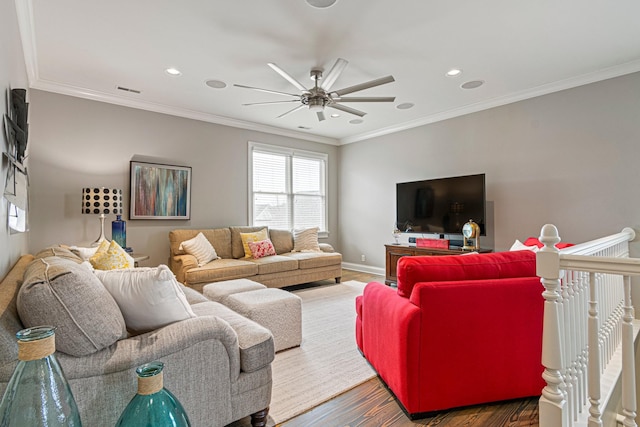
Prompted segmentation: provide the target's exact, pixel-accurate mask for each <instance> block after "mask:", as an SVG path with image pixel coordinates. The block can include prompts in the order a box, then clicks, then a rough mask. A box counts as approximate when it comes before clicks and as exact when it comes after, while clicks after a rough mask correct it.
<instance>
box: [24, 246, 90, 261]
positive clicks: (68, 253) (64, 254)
mask: <svg viewBox="0 0 640 427" xmlns="http://www.w3.org/2000/svg"><path fill="white" fill-rule="evenodd" d="M96 249H97V248H96ZM50 256H57V257H60V258H65V259H68V260H71V261H74V262H77V263H78V264H79V263H81V262H82V261H84V259H83V258H81V257H80V256H79V255H78V254H76V253H74V252H73V251H72V250H71V249H70V248H66V247H62V246H50V247H48V248H44V249H42V250H41V251H39V252H38V253H37V254H35V255H34V256H33V257H34V258H36V259H38V258H47V257H50Z"/></svg>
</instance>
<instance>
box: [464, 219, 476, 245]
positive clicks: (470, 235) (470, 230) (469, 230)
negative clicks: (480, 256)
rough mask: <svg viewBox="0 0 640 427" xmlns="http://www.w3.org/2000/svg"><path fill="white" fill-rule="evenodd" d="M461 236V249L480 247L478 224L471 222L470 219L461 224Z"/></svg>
mask: <svg viewBox="0 0 640 427" xmlns="http://www.w3.org/2000/svg"><path fill="white" fill-rule="evenodd" d="M462 236H463V238H464V246H463V247H462V249H470V250H478V249H480V226H479V225H478V224H476V223H475V222H473V220H472V219H470V220H469V222H467V223H466V224H465V225H463V226H462ZM471 239H473V245H472V244H471V243H470V240H471Z"/></svg>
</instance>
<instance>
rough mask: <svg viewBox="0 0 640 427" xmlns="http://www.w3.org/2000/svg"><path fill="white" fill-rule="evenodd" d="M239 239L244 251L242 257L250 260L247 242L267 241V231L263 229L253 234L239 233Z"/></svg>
mask: <svg viewBox="0 0 640 427" xmlns="http://www.w3.org/2000/svg"><path fill="white" fill-rule="evenodd" d="M240 239H241V240H242V247H243V249H244V257H245V258H251V249H250V248H249V242H260V241H262V240H267V239H269V231H268V230H267V229H266V228H263V229H262V230H260V231H256V232H254V233H240Z"/></svg>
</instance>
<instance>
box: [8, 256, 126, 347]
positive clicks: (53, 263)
mask: <svg viewBox="0 0 640 427" xmlns="http://www.w3.org/2000/svg"><path fill="white" fill-rule="evenodd" d="M17 307H18V313H19V315H20V318H21V319H22V323H23V324H24V326H25V327H27V328H28V327H33V326H40V325H51V326H54V327H56V349H57V350H59V351H62V352H63V353H67V354H70V355H72V356H76V357H80V356H86V355H88V354H91V353H95V352H97V351H99V350H102V349H103V348H106V347H108V346H110V345H112V344H113V343H115V342H116V341H117V340H119V339H121V338H125V337H126V336H127V331H126V327H125V323H124V319H123V317H122V313H121V312H120V309H119V308H118V305H117V304H116V302H115V301H114V299H113V297H112V296H111V295H110V294H109V292H107V290H106V289H105V287H104V286H102V283H101V282H100V280H98V278H97V277H96V276H95V275H94V274H93V272H92V270H91V268H90V267H89V266H88V265H86V264H78V263H76V262H74V261H70V260H68V259H64V258H59V257H46V258H41V259H36V260H34V261H32V262H31V263H30V264H29V265H28V266H27V268H26V270H25V274H24V283H23V285H22V287H21V288H20V292H19V294H18V300H17Z"/></svg>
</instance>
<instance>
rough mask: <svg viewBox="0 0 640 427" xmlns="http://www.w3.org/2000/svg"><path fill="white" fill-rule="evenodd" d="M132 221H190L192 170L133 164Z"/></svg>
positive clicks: (160, 165)
mask: <svg viewBox="0 0 640 427" xmlns="http://www.w3.org/2000/svg"><path fill="white" fill-rule="evenodd" d="M130 174H131V181H130V182H131V188H130V190H131V191H130V192H129V194H130V195H131V202H130V203H129V219H190V218H191V168H190V167H188V166H172V165H162V164H157V163H145V162H134V161H131V162H130Z"/></svg>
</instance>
